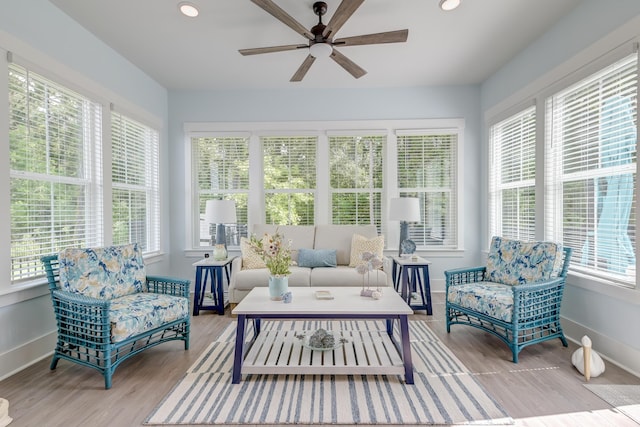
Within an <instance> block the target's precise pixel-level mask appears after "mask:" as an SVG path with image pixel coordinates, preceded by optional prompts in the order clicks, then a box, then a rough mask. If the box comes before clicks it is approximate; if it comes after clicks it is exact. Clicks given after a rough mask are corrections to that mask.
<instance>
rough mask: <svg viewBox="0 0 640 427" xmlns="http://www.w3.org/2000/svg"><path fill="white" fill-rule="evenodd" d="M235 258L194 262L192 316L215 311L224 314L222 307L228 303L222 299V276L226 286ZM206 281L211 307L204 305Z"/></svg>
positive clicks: (206, 259) (207, 259)
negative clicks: (224, 277)
mask: <svg viewBox="0 0 640 427" xmlns="http://www.w3.org/2000/svg"><path fill="white" fill-rule="evenodd" d="M234 258H235V257H229V258H227V259H224V260H222V261H216V260H213V259H211V258H205V259H201V260H200V261H197V262H194V263H193V266H194V267H195V268H196V282H195V292H194V295H193V315H194V316H197V315H198V314H200V310H216V311H217V312H218V314H224V307H225V306H226V305H227V303H228V301H225V298H224V286H223V285H224V283H223V277H222V276H223V274H225V275H226V277H227V285H228V284H229V279H230V276H231V261H233V259H234ZM207 280H210V283H211V285H210V289H211V296H212V300H213V305H204V295H205V293H206V289H207Z"/></svg>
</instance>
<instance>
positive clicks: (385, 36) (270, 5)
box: [239, 0, 409, 82]
mask: <svg viewBox="0 0 640 427" xmlns="http://www.w3.org/2000/svg"><path fill="white" fill-rule="evenodd" d="M251 1H252V2H253V3H255V4H257V5H258V6H260V7H261V8H262V9H264V10H265V11H267V12H269V13H270V14H271V15H273V16H274V17H275V18H276V19H278V20H279V21H281V22H282V23H284V24H285V25H286V26H288V27H289V28H291V29H292V30H294V31H295V32H296V33H298V34H301V35H302V36H304V37H306V38H307V39H309V42H308V44H290V45H284V46H271V47H258V48H253V49H240V50H239V52H240V53H241V54H242V55H257V54H261V53H271V52H283V51H286V50H297V49H309V55H307V57H306V59H305V60H304V61H303V62H302V65H300V67H299V68H298V70H297V71H296V72H295V74H294V75H293V77H291V80H290V81H292V82H299V81H302V79H303V78H304V76H305V74H307V71H309V68H311V65H313V62H314V61H315V60H316V58H317V57H319V56H329V57H331V59H333V60H334V61H335V62H337V63H338V65H340V66H341V67H342V68H344V69H345V70H347V71H348V72H349V74H351V75H352V76H353V77H355V78H356V79H358V78H360V77H362V76H364V75H365V74H367V72H366V71H365V70H364V69H363V68H362V67H360V66H359V65H357V64H356V63H355V62H353V61H352V60H350V59H349V58H347V57H346V56H344V55H343V54H342V53H340V52H339V51H337V50H336V49H335V48H336V47H342V46H360V45H367V44H380V43H401V42H406V41H407V37H408V35H409V30H396V31H388V32H384V33H375V34H366V35H362V36H353V37H344V38H339V39H334V38H333V37H334V35H335V34H336V33H337V32H338V31H339V30H340V28H342V26H343V25H344V23H345V22H346V21H347V20H348V19H349V18H350V17H351V15H353V13H354V12H355V11H356V9H358V7H360V5H361V4H362V3H364V0H342V3H340V6H338V9H337V10H336V11H335V13H334V14H333V16H332V17H331V20H330V21H329V23H328V24H327V25H325V24H323V23H322V16H323V15H324V14H325V13H327V3H325V2H323V1H317V2H315V3H314V4H313V12H314V13H315V14H316V15H318V24H317V25H315V26H314V27H313V28H311V30H307V29H306V28H305V27H303V26H302V24H300V23H299V22H298V21H296V20H295V19H294V18H293V17H292V16H291V15H289V14H288V13H287V12H285V11H284V10H283V9H281V8H280V7H279V6H278V5H276V4H275V3H274V2H273V0H251Z"/></svg>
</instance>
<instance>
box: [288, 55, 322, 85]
mask: <svg viewBox="0 0 640 427" xmlns="http://www.w3.org/2000/svg"><path fill="white" fill-rule="evenodd" d="M315 60H316V58H314V57H313V56H311V55H307V57H306V58H305V60H304V61H302V65H300V67H299V68H298V69H297V70H296V72H295V74H294V75H293V77H291V80H289V81H290V82H299V81H302V79H303V78H304V76H305V74H307V71H309V68H311V65H313V62H314V61H315Z"/></svg>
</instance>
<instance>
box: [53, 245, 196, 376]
mask: <svg viewBox="0 0 640 427" xmlns="http://www.w3.org/2000/svg"><path fill="white" fill-rule="evenodd" d="M42 262H43V263H44V267H45V271H46V274H47V279H48V282H49V289H50V291H51V298H52V301H53V310H54V314H55V317H56V323H57V327H58V340H57V344H56V348H55V351H54V354H53V359H52V360H51V365H50V368H51V369H52V370H53V369H55V368H56V366H57V364H58V360H59V359H66V360H69V361H71V362H75V363H79V364H81V365H85V366H89V367H91V368H94V369H97V370H98V371H99V372H101V373H102V374H103V375H104V381H105V388H106V389H109V388H111V377H112V375H113V372H114V371H115V369H116V368H117V367H118V365H120V363H122V362H123V361H125V360H126V359H128V358H129V357H131V356H134V355H136V354H138V353H140V352H141V351H143V350H145V349H147V348H150V347H153V346H155V345H158V344H161V343H163V342H167V341H172V340H182V341H184V349H185V350H188V349H189V328H190V318H189V283H190V282H189V280H178V279H171V278H165V277H152V276H146V273H145V270H144V264H143V261H142V253H141V252H140V250H139V249H138V246H137V245H135V244H134V245H123V246H112V247H106V248H95V249H66V250H64V251H62V252H61V253H60V254H59V255H58V254H55V255H49V256H44V257H42Z"/></svg>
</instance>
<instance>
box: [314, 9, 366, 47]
mask: <svg viewBox="0 0 640 427" xmlns="http://www.w3.org/2000/svg"><path fill="white" fill-rule="evenodd" d="M362 3H364V0H342V3H340V6H338V8H337V9H336V11H335V13H334V14H333V16H332V17H331V20H330V21H329V23H328V24H327V27H326V28H325V29H324V31H323V32H322V36H323V37H325V38H329V37H332V36H333V35H334V34H335V33H337V32H338V30H340V28H342V26H343V25H344V23H345V22H347V19H349V18H350V17H351V15H353V12H355V11H356V10H357V9H358V8H359V7H360V5H361V4H362Z"/></svg>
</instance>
